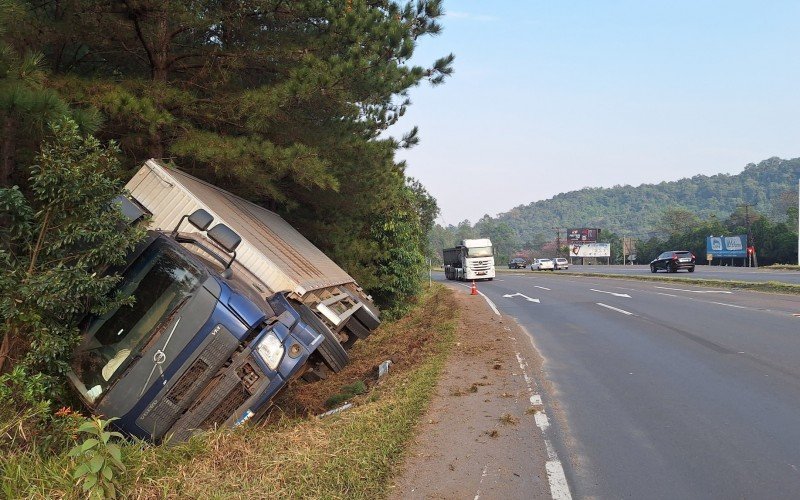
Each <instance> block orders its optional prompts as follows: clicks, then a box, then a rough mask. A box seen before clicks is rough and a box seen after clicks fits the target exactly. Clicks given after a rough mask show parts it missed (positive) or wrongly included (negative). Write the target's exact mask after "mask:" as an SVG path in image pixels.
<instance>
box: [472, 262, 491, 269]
mask: <svg viewBox="0 0 800 500" xmlns="http://www.w3.org/2000/svg"><path fill="white" fill-rule="evenodd" d="M469 267H470V268H472V270H473V271H488V270H489V269H491V267H492V266H491V264H490V263H489V261H488V260H477V261H473V262H471V263H470V266H469Z"/></svg>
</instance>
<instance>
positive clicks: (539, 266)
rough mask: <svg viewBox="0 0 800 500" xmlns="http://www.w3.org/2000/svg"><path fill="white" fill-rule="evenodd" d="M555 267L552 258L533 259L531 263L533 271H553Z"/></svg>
mask: <svg viewBox="0 0 800 500" xmlns="http://www.w3.org/2000/svg"><path fill="white" fill-rule="evenodd" d="M554 269H555V264H554V263H553V261H552V260H551V259H533V262H532V263H531V271H543V270H549V271H553V270H554Z"/></svg>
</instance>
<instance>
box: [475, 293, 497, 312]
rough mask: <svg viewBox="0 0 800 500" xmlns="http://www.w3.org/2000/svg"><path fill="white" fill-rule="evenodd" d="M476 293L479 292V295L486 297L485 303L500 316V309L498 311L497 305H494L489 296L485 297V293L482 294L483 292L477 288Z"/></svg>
mask: <svg viewBox="0 0 800 500" xmlns="http://www.w3.org/2000/svg"><path fill="white" fill-rule="evenodd" d="M478 294H479V295H480V296H481V297H483V298H484V299H486V303H487V304H489V307H491V308H492V311H494V313H495V314H496V315H498V316H500V311H498V310H497V306H496V305H494V302H492V299H490V298H489V297H487V296H486V295H484V294H483V292H481V291H480V290H478Z"/></svg>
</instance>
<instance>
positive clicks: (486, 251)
mask: <svg viewBox="0 0 800 500" xmlns="http://www.w3.org/2000/svg"><path fill="white" fill-rule="evenodd" d="M467 256H468V257H491V256H492V247H473V248H470V249H469V250H468V252H467Z"/></svg>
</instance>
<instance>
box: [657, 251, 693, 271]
mask: <svg viewBox="0 0 800 500" xmlns="http://www.w3.org/2000/svg"><path fill="white" fill-rule="evenodd" d="M694 261H695V256H694V254H693V253H692V252H690V251H688V250H670V251H669V252H664V253H662V254H661V255H659V256H658V257H656V258H655V259H653V261H652V262H650V272H651V273H654V272H656V271H658V270H659V269H663V270H664V271H667V272H670V273H677V272H678V269H686V270H687V271H689V272H690V273H693V272H694Z"/></svg>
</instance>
